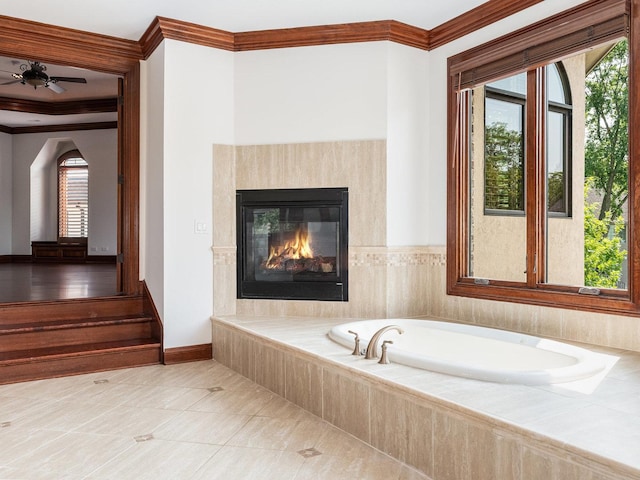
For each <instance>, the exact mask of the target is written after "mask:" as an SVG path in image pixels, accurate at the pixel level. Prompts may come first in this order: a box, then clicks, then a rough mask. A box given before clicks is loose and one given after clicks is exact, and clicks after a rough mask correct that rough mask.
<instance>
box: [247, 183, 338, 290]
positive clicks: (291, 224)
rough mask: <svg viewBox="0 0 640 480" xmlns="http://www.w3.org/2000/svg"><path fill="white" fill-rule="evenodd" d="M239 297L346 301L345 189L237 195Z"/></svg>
mask: <svg viewBox="0 0 640 480" xmlns="http://www.w3.org/2000/svg"><path fill="white" fill-rule="evenodd" d="M236 212H237V215H236V217H237V220H236V221H237V245H238V253H237V255H238V261H237V265H238V286H237V287H238V288H237V291H238V298H264V299H283V300H329V301H345V302H346V301H347V300H348V281H347V280H348V263H347V261H348V251H347V248H348V231H349V225H348V192H347V189H346V188H311V189H275V190H239V191H238V192H237V193H236Z"/></svg>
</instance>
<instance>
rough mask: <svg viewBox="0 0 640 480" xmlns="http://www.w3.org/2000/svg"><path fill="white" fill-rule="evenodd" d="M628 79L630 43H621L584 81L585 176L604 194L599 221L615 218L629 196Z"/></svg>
mask: <svg viewBox="0 0 640 480" xmlns="http://www.w3.org/2000/svg"><path fill="white" fill-rule="evenodd" d="M628 78H629V53H628V45H627V41H626V40H623V41H620V42H618V43H617V44H616V45H615V46H614V47H613V48H612V49H611V51H610V52H609V53H608V54H607V55H606V56H605V57H604V58H603V59H602V60H601V61H600V62H599V63H598V64H597V65H596V66H595V67H594V68H593V70H592V71H591V72H590V73H589V75H587V78H586V80H585V89H586V119H585V126H586V141H585V176H586V177H591V178H593V179H594V180H593V181H594V187H595V188H596V189H598V190H599V191H600V192H602V193H603V198H602V204H601V206H600V211H599V213H598V218H599V219H600V220H604V218H605V217H606V216H607V213H608V212H611V213H610V215H611V217H613V218H615V217H617V216H619V215H620V213H621V212H622V207H623V205H624V203H625V202H626V201H627V196H628V186H627V178H628V163H629V156H628V143H629V133H628V126H629V122H628V117H629V115H628V97H629V94H628Z"/></svg>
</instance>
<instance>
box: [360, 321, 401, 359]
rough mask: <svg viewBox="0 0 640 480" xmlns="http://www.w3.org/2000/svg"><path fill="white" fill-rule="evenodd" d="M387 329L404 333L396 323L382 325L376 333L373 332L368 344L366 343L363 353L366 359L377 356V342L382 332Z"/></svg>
mask: <svg viewBox="0 0 640 480" xmlns="http://www.w3.org/2000/svg"><path fill="white" fill-rule="evenodd" d="M389 330H396V331H397V332H398V333H400V334H402V333H404V330H402V329H401V328H400V327H399V326H398V325H387V326H386V327H382V328H381V329H380V330H378V331H377V332H376V333H374V334H373V337H371V340H369V344H368V345H367V352H366V353H365V355H364V358H365V359H367V360H371V359H372V358H378V342H379V341H380V337H381V336H382V334H383V333H385V332H388V331H389Z"/></svg>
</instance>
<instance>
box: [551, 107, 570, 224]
mask: <svg viewBox="0 0 640 480" xmlns="http://www.w3.org/2000/svg"><path fill="white" fill-rule="evenodd" d="M568 121H569V119H568V118H567V115H565V114H563V113H560V112H553V111H550V112H548V114H547V122H548V123H547V208H548V209H549V212H553V213H567V214H568V213H569V212H568V208H567V207H568V205H567V198H566V195H567V193H568V192H567V183H566V181H567V177H566V174H565V162H566V152H567V148H568V145H567V142H568V141H569V135H568V134H567V133H568V132H567V129H568V127H569V125H568Z"/></svg>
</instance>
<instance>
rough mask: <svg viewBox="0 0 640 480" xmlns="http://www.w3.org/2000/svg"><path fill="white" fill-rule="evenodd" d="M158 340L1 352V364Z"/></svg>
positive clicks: (142, 345) (148, 344)
mask: <svg viewBox="0 0 640 480" xmlns="http://www.w3.org/2000/svg"><path fill="white" fill-rule="evenodd" d="M160 346H161V344H160V342H159V341H158V340H155V339H152V338H140V339H134V340H122V341H117V342H101V343H88V344H82V345H68V346H60V347H47V348H36V349H32V350H20V351H12V352H3V353H0V365H3V364H4V365H7V364H10V363H16V362H25V361H29V362H31V361H46V360H50V359H52V358H59V357H69V356H77V355H93V354H100V353H106V352H110V351H118V350H132V349H136V348H141V349H142V348H160Z"/></svg>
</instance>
